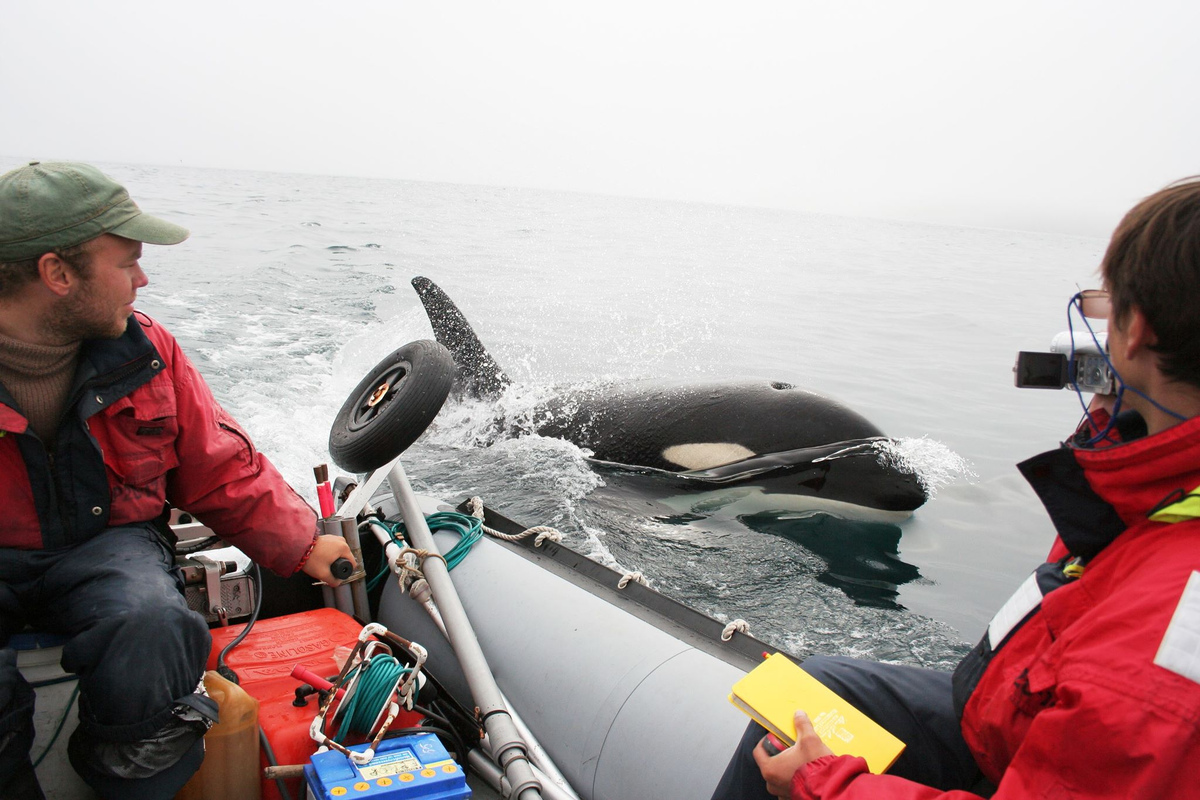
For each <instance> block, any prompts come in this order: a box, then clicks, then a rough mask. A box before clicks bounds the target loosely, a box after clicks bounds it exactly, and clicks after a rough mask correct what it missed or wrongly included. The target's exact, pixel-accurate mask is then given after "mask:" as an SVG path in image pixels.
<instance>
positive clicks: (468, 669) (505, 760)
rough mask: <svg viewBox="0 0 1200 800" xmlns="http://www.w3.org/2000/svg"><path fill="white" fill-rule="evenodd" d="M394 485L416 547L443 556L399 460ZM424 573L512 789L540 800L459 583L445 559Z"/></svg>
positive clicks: (430, 561)
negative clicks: (460, 594) (454, 580)
mask: <svg viewBox="0 0 1200 800" xmlns="http://www.w3.org/2000/svg"><path fill="white" fill-rule="evenodd" d="M388 483H389V484H390V485H391V487H392V494H394V495H395V497H396V503H397V504H399V506H400V515H401V516H402V517H403V518H404V525H405V528H407V530H408V536H409V539H410V540H411V541H412V543H413V546H414V547H417V548H419V549H421V550H425V551H427V552H429V553H438V554H439V555H440V551H439V550H438V546H437V543H436V542H434V540H433V534H432V533H430V531H429V526H428V525H426V524H425V515H424V514H423V513H421V505H420V503H419V502H417V496H416V495H415V494H414V493H413V490H412V486H411V485H409V483H408V476H407V475H405V474H404V467H403V466H402V465H401V464H400V462H399V461H396V463H395V464H394V465H393V466H392V469H391V471H390V472H388ZM422 571H423V572H424V573H425V580H426V581H427V582H428V583H429V588H430V589H431V590H432V591H433V599H434V602H436V603H437V605H438V609H439V611H441V614H442V620H443V621H444V622H445V623H446V633H447V634H448V636H449V638H450V646H451V647H453V648H454V655H455V656H457V657H458V663H459V666H460V667H462V671H463V676H464V677H466V679H467V685H468V686H470V687H471V695H472V696H473V697H474V698H475V702H476V703H478V704H479V710H480V713H481V714H482V716H483V727H484V729H485V730H486V731H487V734H488V741H489V742H491V744H492V751H493V753H494V754H495V756H496V761H497V762H498V763H499V765H500V767H501V769H503V770H504V777H505V779H506V780H507V781H508V785H509V786H511V787H512V792H513V796H515V797H518V798H521V800H539V799H540V798H541V796H542V784H541V782H540V781H539V780H538V779H537V776H536V775H534V773H533V767H532V765H531V764H530V763H529V756H528V754H527V752H526V745H525V742H524V741H522V739H521V736H520V734H519V733H518V732H517V727H516V725H515V724H514V723H513V721H512V717H511V716H510V715H509V713H508V708H507V706H506V705H505V704H504V701H503V699H502V697H501V695H500V688H499V687H498V686H496V679H495V677H493V675H492V670H491V668H490V667H489V666H488V663H487V659H486V658H485V657H484V655H483V650H482V649H481V648H480V647H479V640H478V639H477V638H475V631H474V629H473V628H472V627H471V620H470V619H468V618H467V612H466V611H465V610H464V609H463V606H462V601H461V600H459V598H458V592H457V591H456V590H455V588H454V583H453V582H452V581H451V580H450V572H449V570H447V569H446V562H445V560H443V559H441V558H435V557H433V556H430V557H428V558H426V559H425V562H424V564H423V566H422Z"/></svg>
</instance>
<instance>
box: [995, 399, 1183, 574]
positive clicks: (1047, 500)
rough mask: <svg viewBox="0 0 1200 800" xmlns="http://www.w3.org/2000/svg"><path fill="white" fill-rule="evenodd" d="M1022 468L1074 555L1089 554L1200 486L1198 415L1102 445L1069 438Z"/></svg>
mask: <svg viewBox="0 0 1200 800" xmlns="http://www.w3.org/2000/svg"><path fill="white" fill-rule="evenodd" d="M1017 467H1018V469H1020V470H1021V474H1022V475H1024V476H1025V479H1026V480H1027V481H1029V485H1030V486H1032V487H1033V490H1034V491H1035V492H1037V495H1038V497H1039V498H1040V499H1041V501H1042V504H1043V505H1044V506H1045V507H1046V511H1047V512H1048V513H1049V514H1050V519H1051V520H1052V521H1053V522H1054V527H1055V528H1056V529H1057V530H1058V535H1059V537H1060V538H1061V539H1062V541H1063V544H1064V545H1066V547H1067V549H1068V550H1069V551H1070V552H1071V554H1072V555H1077V556H1082V557H1083V558H1084V559H1091V558H1093V557H1095V555H1096V554H1097V553H1099V552H1100V551H1101V550H1103V549H1104V547H1106V546H1107V545H1108V544H1109V543H1110V542H1112V540H1113V539H1115V538H1117V536H1119V535H1120V534H1121V533H1123V532H1124V531H1125V530H1126V529H1127V528H1128V527H1130V526H1132V525H1135V524H1137V523H1139V522H1145V521H1146V520H1147V518H1148V517H1150V515H1151V514H1154V513H1155V512H1157V511H1160V510H1161V509H1162V508H1163V506H1164V504H1165V503H1169V502H1170V500H1171V498H1174V499H1175V500H1178V499H1180V496H1181V493H1182V494H1186V493H1188V492H1189V491H1191V490H1193V489H1194V488H1196V487H1197V486H1198V485H1200V417H1193V418H1192V419H1189V420H1187V421H1186V422H1181V423H1179V424H1178V425H1174V426H1172V427H1170V428H1167V429H1166V430H1165V431H1161V432H1160V433H1157V434H1155V435H1154V436H1146V437H1143V438H1140V439H1134V440H1133V441H1129V442H1125V443H1123V444H1119V445H1115V446H1113V447H1106V448H1103V449H1099V450H1086V449H1081V448H1077V447H1073V446H1070V445H1069V444H1068V445H1064V446H1063V447H1060V448H1058V449H1057V450H1051V451H1050V452H1048V453H1042V454H1041V455H1038V456H1034V457H1033V458H1031V459H1029V460H1028V461H1024V462H1022V463H1021V464H1018V465H1017Z"/></svg>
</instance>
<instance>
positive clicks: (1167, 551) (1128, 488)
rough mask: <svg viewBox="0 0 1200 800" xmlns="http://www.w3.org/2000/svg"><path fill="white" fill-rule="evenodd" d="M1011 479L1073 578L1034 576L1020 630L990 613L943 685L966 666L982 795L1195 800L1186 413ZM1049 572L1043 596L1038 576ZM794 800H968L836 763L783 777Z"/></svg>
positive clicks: (1192, 427) (1196, 519)
mask: <svg viewBox="0 0 1200 800" xmlns="http://www.w3.org/2000/svg"><path fill="white" fill-rule="evenodd" d="M1021 469H1022V472H1024V473H1025V475H1026V477H1027V478H1028V479H1029V481H1030V483H1031V484H1032V485H1033V487H1034V490H1035V491H1036V492H1037V493H1038V495H1039V497H1040V498H1041V499H1042V501H1043V503H1044V504H1045V506H1046V509H1047V511H1048V512H1049V513H1050V516H1051V518H1052V519H1053V521H1054V523H1055V526H1056V527H1057V529H1058V532H1059V538H1060V539H1061V542H1062V544H1063V545H1065V546H1066V549H1067V550H1068V551H1070V553H1071V554H1073V555H1077V556H1082V557H1083V558H1084V564H1085V566H1084V569H1083V574H1082V576H1081V577H1078V578H1076V579H1071V578H1069V577H1063V570H1062V563H1065V562H1060V564H1059V565H1057V569H1055V568H1054V567H1050V568H1047V567H1043V568H1040V569H1039V570H1038V572H1037V573H1035V575H1038V586H1037V587H1035V592H1036V591H1037V590H1039V589H1040V591H1041V596H1040V605H1037V606H1036V607H1035V608H1034V609H1033V610H1032V612H1030V613H1029V615H1028V616H1025V617H1024V618H1023V619H1022V618H1021V616H1020V614H1021V610H1022V609H1021V607H1020V606H1019V605H1018V606H1016V611H1017V615H1018V616H1017V617H1016V618H1015V619H1013V620H1012V621H1014V622H1016V625H1015V627H1013V628H1011V629H1009V628H1008V626H1006V625H1000V624H998V622H997V620H999V618H1000V615H997V620H993V626H994V630H993V636H992V638H995V639H997V642H996V645H997V646H996V649H995V651H994V652H992V648H991V641H990V640H989V637H988V636H985V637H984V640H983V641H982V642H980V645H979V646H978V647H977V648H976V649H975V651H973V652H972V654H971V655H970V656H968V657H967V659H966V660H965V661H964V665H963V666H960V668H959V670H958V671H957V672H956V673H955V680H956V684H959V683H961V681H960V678H961V677H963V674H964V673H969V672H970V671H971V670H970V669H969V668H968V669H965V670H964V667H968V666H969V665H968V662H971V661H972V660H974V663H975V665H977V666H979V667H980V669H979V670H978V671H977V672H976V674H975V675H974V676H973V678H974V679H977V683H975V684H974V685H973V687H972V686H970V685H967V686H966V687H965V688H966V693H964V696H963V697H962V698H959V697H957V694H958V691H957V690H958V689H959V686H958V685H956V700H959V701H960V703H961V707H962V708H963V715H962V729H963V736H964V738H965V739H966V742H967V745H968V746H969V747H970V748H971V751H972V753H973V754H974V755H975V760H976V761H977V762H978V764H979V766H980V767H981V769H982V770H983V772H984V774H985V775H987V777H988V778H990V779H991V780H992V781H993V782H995V783H997V785H998V789H997V791H996V793H995V794H994V795H993V797H995V798H996V799H997V800H1004V799H1005V798H1032V797H1036V798H1064V800H1065V798H1073V797H1080V798H1083V797H1087V798H1113V800H1116V799H1117V798H1120V799H1121V800H1125V799H1126V798H1185V797H1200V508H1198V506H1200V497H1197V496H1196V494H1193V495H1191V497H1187V495H1188V493H1191V492H1196V491H1197V490H1198V488H1200V417H1197V418H1193V419H1191V420H1189V421H1187V422H1184V423H1181V424H1179V425H1176V426H1174V427H1172V428H1169V429H1167V430H1165V431H1162V432H1160V433H1158V434H1156V435H1154V436H1151V437H1146V438H1143V439H1137V440H1134V441H1130V442H1127V443H1125V444H1122V445H1119V446H1115V447H1109V448H1106V449H1102V450H1079V449H1074V448H1065V447H1064V448H1062V449H1060V450H1057V451H1053V452H1050V453H1045V454H1043V455H1041V456H1038V457H1036V458H1033V459H1030V460H1029V461H1027V462H1025V463H1024V464H1022V465H1021ZM1164 509H1165V511H1164ZM1152 517H1153V518H1152ZM1070 571H1071V570H1067V572H1070ZM1051 572H1057V574H1058V575H1059V577H1060V580H1059V582H1058V585H1057V586H1047V585H1046V583H1045V582H1044V581H1043V580H1042V579H1043V578H1044V577H1045V575H1048V574H1050V573H1051ZM1038 599H1039V596H1038V595H1037V594H1034V595H1033V597H1032V600H1031V602H1032V603H1037V602H1038ZM1010 602H1011V601H1010ZM1010 619H1011V618H1010ZM1006 630H1009V632H1008V633H1007V638H1005V631H1006ZM967 677H968V678H971V676H967ZM972 689H973V690H972ZM792 796H793V797H794V798H806V799H807V798H821V799H822V800H834V799H835V798H836V799H837V800H853V799H855V798H862V799H863V800H866V798H871V800H876V799H879V800H888V799H890V798H914V799H915V798H921V799H922V800H925V799H928V798H936V797H946V798H971V797H975V795H973V794H970V793H969V792H961V791H955V792H941V791H939V790H937V789H932V788H929V787H926V786H921V785H919V784H916V783H912V782H910V781H907V780H904V779H902V778H896V777H892V776H889V775H871V774H869V773H867V770H866V764H865V762H864V761H863V760H862V759H859V758H852V757H849V756H841V757H834V756H826V757H824V758H820V759H817V760H816V761H813V762H812V763H810V764H808V765H806V766H805V767H804V768H802V769H800V770H799V771H797V773H796V774H795V776H794V777H793V780H792Z"/></svg>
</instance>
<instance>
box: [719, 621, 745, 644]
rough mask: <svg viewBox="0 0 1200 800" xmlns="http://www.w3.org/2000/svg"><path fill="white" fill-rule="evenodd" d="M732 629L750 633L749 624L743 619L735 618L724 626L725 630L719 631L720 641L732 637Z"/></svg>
mask: <svg viewBox="0 0 1200 800" xmlns="http://www.w3.org/2000/svg"><path fill="white" fill-rule="evenodd" d="M734 631H737V632H738V633H744V634H746V635H747V636H749V635H750V624H749V623H748V622H746V620H744V619H735V620H734V621H733V622H731V623H729V624H728V625H726V626H725V630H723V631H721V641H722V642H728V641H729V640H730V639H732V638H733V633H734Z"/></svg>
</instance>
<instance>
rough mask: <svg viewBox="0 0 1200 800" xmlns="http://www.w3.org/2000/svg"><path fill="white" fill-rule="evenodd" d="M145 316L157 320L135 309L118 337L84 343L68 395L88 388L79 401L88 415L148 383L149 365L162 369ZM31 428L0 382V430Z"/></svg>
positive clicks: (76, 393)
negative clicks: (146, 373) (148, 335)
mask: <svg viewBox="0 0 1200 800" xmlns="http://www.w3.org/2000/svg"><path fill="white" fill-rule="evenodd" d="M143 319H145V320H146V321H147V324H151V325H153V324H155V323H154V322H153V321H152V320H150V318H149V317H146V316H144V315H142V314H140V313H135V314H134V315H133V316H131V317H130V318H129V324H128V325H126V326H125V333H123V334H121V335H120V336H119V337H117V338H116V339H88V340H87V341H85V342H84V343H83V347H82V348H81V349H80V351H79V365H78V366H77V367H76V368H75V380H74V382H73V383H72V385H71V392H70V395H69V397H71V398H72V399H74V398H76V397H78V395H79V393H80V391H81V390H83V389H84V388H86V389H87V390H88V394H87V395H86V396H85V397H84V398H83V402H82V403H81V404H80V413H81V414H82V415H83V417H84V418H85V419H86V418H87V417H90V416H91V415H92V414H94V413H96V412H97V411H99V410H100V409H101V408H104V407H105V406H106V405H111V404H112V403H113V402H114V401H116V400H119V399H120V398H122V397H124V396H125V395H127V394H129V393H130V392H131V391H133V390H134V389H136V388H137V387H138V386H140V385H141V384H143V383H145V382H146V377H145V375H144V374H142V373H143V370H144V369H145V368H146V367H147V366H149V367H150V369H151V370H152V371H153V372H155V373H157V372H158V371H159V370H160V369H162V359H161V358H157V355H158V351H157V350H156V349H155V347H154V344H153V343H151V341H150V339H149V338H147V336H146V332H145V331H144V330H142V320H143ZM155 361H157V362H158V364H157V365H156V364H154V362H155ZM28 428H29V422H28V420H26V419H25V415H24V414H22V413H21V412H20V411H18V410H17V402H16V400H14V399H13V396H12V394H11V393H10V392H9V391H8V389H7V388H5V387H4V386H3V385H2V384H0V430H5V431H9V432H11V433H24V432H25V431H26V430H28Z"/></svg>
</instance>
